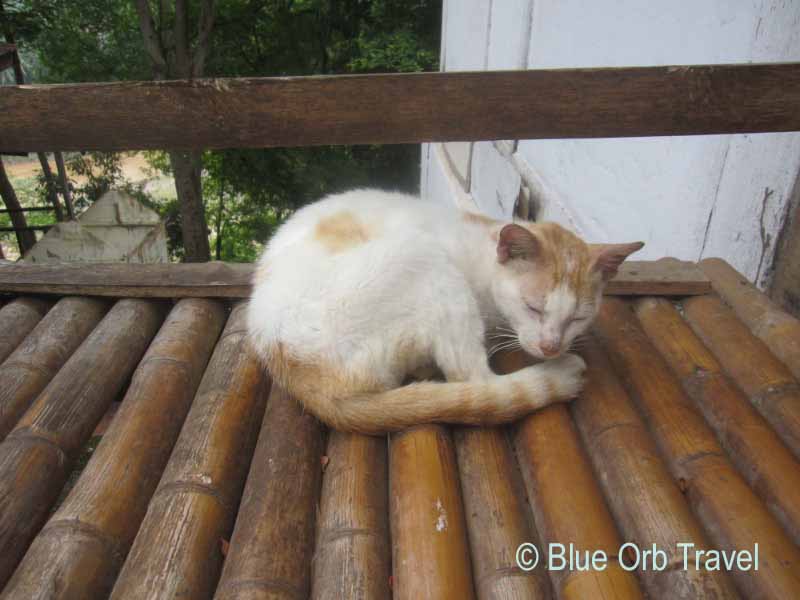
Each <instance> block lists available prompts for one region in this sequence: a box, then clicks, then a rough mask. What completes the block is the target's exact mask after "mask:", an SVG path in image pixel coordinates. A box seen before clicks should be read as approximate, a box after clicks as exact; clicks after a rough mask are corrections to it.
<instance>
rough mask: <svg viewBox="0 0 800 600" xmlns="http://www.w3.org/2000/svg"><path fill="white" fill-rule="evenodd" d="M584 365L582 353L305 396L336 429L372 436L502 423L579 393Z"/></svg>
mask: <svg viewBox="0 0 800 600" xmlns="http://www.w3.org/2000/svg"><path fill="white" fill-rule="evenodd" d="M584 369H585V364H584V362H583V360H582V359H581V358H580V357H578V356H575V355H566V356H563V357H561V358H558V359H555V360H552V361H547V362H544V363H541V364H538V365H534V366H531V367H526V368H524V369H522V370H520V371H516V372H515V373H512V374H510V375H502V376H501V375H497V376H493V377H490V378H488V379H485V380H479V381H464V382H433V381H423V382H419V383H412V384H409V385H405V386H403V387H399V388H396V389H392V390H387V391H383V392H375V393H369V394H367V393H362V394H355V395H350V396H344V395H342V396H338V395H337V396H336V397H329V396H327V395H311V397H305V398H301V400H302V401H303V404H304V405H305V406H306V408H308V410H309V411H310V412H312V413H314V414H315V415H316V416H317V417H318V418H319V419H321V420H322V421H324V422H325V423H327V424H328V425H330V426H332V427H334V428H335V429H339V430H342V431H353V432H358V433H366V434H373V435H375V434H382V433H386V432H391V431H398V430H401V429H404V428H406V427H409V426H411V425H418V424H421V423H458V424H465V425H498V424H501V423H507V422H509V421H513V420H515V419H517V418H519V417H521V416H523V415H525V414H527V413H530V412H532V411H534V410H536V409H539V408H542V407H544V406H547V405H548V404H550V403H552V402H555V401H559V400H567V399H569V398H573V397H575V396H576V395H577V394H578V392H579V391H580V389H581V386H582V381H583V377H582V376H583V371H584Z"/></svg>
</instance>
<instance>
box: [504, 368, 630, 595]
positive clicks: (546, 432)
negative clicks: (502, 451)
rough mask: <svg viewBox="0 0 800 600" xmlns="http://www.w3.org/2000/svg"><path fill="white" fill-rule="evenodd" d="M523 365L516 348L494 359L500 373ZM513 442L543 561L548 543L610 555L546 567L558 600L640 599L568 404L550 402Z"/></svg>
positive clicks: (528, 419) (528, 420) (524, 423)
mask: <svg viewBox="0 0 800 600" xmlns="http://www.w3.org/2000/svg"><path fill="white" fill-rule="evenodd" d="M527 364H530V363H529V362H528V359H527V358H526V357H524V355H522V353H520V352H516V353H511V354H506V355H504V356H502V357H500V358H499V359H498V361H497V367H498V369H499V370H500V371H501V372H503V373H509V372H512V371H516V370H518V369H520V368H522V367H524V366H526V365H527ZM514 445H515V447H516V450H517V460H518V461H519V465H520V467H521V470H522V476H523V479H524V481H525V487H526V489H527V492H528V500H529V501H530V504H531V509H532V510H533V515H534V519H535V522H536V528H537V530H538V531H539V535H540V536H541V542H542V546H543V547H542V548H540V549H539V551H540V554H541V556H542V560H547V555H548V553H547V549H549V548H551V547H553V546H552V545H553V544H562V545H563V546H565V547H569V544H572V545H573V547H574V548H575V549H576V550H577V551H584V550H588V551H589V552H595V551H597V550H600V551H603V552H605V553H606V555H607V556H608V559H609V560H608V565H607V567H606V568H605V570H602V571H601V570H599V569H590V570H588V571H578V570H568V569H563V570H556V569H551V570H550V571H549V574H550V579H551V581H552V582H553V588H554V590H555V593H556V596H557V597H558V598H559V599H560V600H582V599H584V598H620V599H623V598H624V599H627V598H642V597H643V596H642V592H641V590H640V588H639V584H638V582H637V581H636V577H635V576H634V575H633V573H631V572H627V571H625V570H623V569H622V567H621V566H620V564H619V560H618V550H619V548H620V546H621V545H622V538H621V537H620V535H619V533H618V532H617V529H616V527H615V525H614V519H613V518H612V516H611V513H610V512H609V510H608V506H607V505H606V501H605V499H604V498H603V493H602V492H601V491H600V487H599V486H598V483H597V481H596V479H595V477H594V474H593V473H592V467H591V465H590V463H589V459H588V458H587V456H586V453H585V451H584V449H583V446H582V445H581V442H580V439H579V437H578V433H577V431H576V430H575V426H574V424H573V422H572V420H571V419H570V416H569V412H568V411H567V408H566V407H565V406H564V405H553V406H549V407H547V408H545V409H543V410H540V411H537V412H535V413H533V414H531V415H530V416H528V417H526V418H525V419H524V420H523V421H521V422H520V424H519V425H518V426H517V429H516V433H515V436H514ZM555 566H558V565H555Z"/></svg>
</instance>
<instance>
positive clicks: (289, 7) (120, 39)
mask: <svg viewBox="0 0 800 600" xmlns="http://www.w3.org/2000/svg"><path fill="white" fill-rule="evenodd" d="M6 1H7V2H8V1H9V0H6ZM11 1H12V2H15V4H16V6H17V7H19V10H18V11H17V13H18V14H20V13H21V12H26V14H27V15H28V17H29V18H27V20H26V24H25V27H24V28H22V27H20V28H19V29H18V31H20V32H21V31H22V30H23V29H24V30H25V31H26V32H27V33H26V39H25V42H26V47H27V48H31V49H32V50H34V51H35V57H31V60H30V64H31V68H34V67H36V72H35V73H34V76H35V78H36V81H41V82H43V83H61V82H80V81H114V80H136V79H146V78H156V79H163V78H166V77H181V78H192V77H196V76H200V75H201V74H202V75H203V76H216V77H268V76H285V75H313V74H339V73H373V72H399V71H427V70H436V69H437V68H438V62H437V61H438V52H439V35H440V15H441V0H413V1H411V2H409V1H407V0H216V1H215V2H214V4H213V5H211V3H210V2H207V1H205V2H204V0H193V1H192V2H189V1H188V0H184V1H183V2H179V1H178V0H175V1H174V2H167V1H166V0H159V1H158V2H156V0H149V1H144V0H133V1H123V0H119V1H115V2H108V1H107V0H81V2H75V1H74V0H11ZM44 4H46V5H48V6H49V9H48V10H39V9H38V8H37V10H29V9H31V8H32V7H41V6H43V5H44ZM203 6H205V7H206V8H205V9H204V8H203ZM211 9H213V11H212V10H211ZM204 10H205V13H204V12H203V11H204ZM181 14H183V15H185V18H179V17H180V15H181ZM142 15H144V17H145V18H144V28H142ZM203 23H205V26H204V25H203ZM212 27H213V36H212V35H211V31H212ZM143 32H146V33H144V34H143ZM202 32H207V33H202ZM20 35H22V34H21V33H20ZM143 40H145V46H144V48H145V50H146V51H143ZM179 40H183V41H185V42H186V43H184V42H183V41H181V42H180V43H179ZM190 42H191V43H190ZM201 42H204V43H201ZM201 48H202V49H203V50H202V52H201ZM179 49H180V57H179V56H178V54H179V52H178V51H179ZM198 52H200V53H201V55H198ZM33 58H35V59H36V60H32V59H33ZM178 63H180V64H181V65H182V68H181V70H179V69H177V65H178ZM190 63H191V68H189V66H188V65H189V64H190ZM171 64H172V66H171ZM198 66H201V67H202V68H200V69H199V70H198V69H197V67H198ZM29 70H30V68H29ZM225 108H226V107H221V109H223V110H224V109H225ZM92 154H93V156H92V157H91V158H92V162H93V163H94V164H95V165H96V164H98V161H99V162H100V163H101V164H106V165H107V166H108V168H111V167H112V165H113V159H112V158H109V159H105V158H102V157H100V156H99V154H98V153H92ZM173 154H174V153H173ZM147 156H148V157H149V160H150V162H151V165H153V166H154V167H155V168H157V169H158V170H160V171H162V172H168V173H171V174H173V175H174V176H175V177H176V185H177V186H181V188H182V189H183V188H189V189H190V191H191V190H202V192H203V204H204V205H205V211H204V213H205V214H204V218H205V219H207V224H208V226H209V227H210V230H211V234H210V236H211V240H210V241H211V242H213V244H209V243H208V241H206V242H205V243H206V244H208V245H209V246H211V247H213V248H214V250H215V254H216V251H217V249H218V251H219V257H220V258H221V259H223V260H242V261H247V260H253V259H254V258H255V257H256V256H257V255H258V252H259V250H260V249H261V245H262V244H263V243H264V242H265V241H266V240H267V239H268V238H269V236H270V235H271V234H272V232H273V231H274V230H275V228H276V227H277V226H278V225H280V223H281V222H282V221H283V220H284V219H286V218H287V217H288V216H289V215H290V214H291V213H292V212H293V211H294V210H296V209H297V208H299V207H301V206H303V205H304V204H306V203H308V202H311V201H313V200H316V199H317V198H319V197H321V196H323V195H325V194H328V193H333V192H336V191H341V190H344V189H347V188H352V187H356V186H377V187H383V188H389V189H400V190H404V191H410V192H414V191H416V190H417V189H418V185H419V163H420V150H419V145H416V144H409V145H384V146H376V145H369V146H320V147H312V148H267V149H246V150H237V149H229V150H214V151H205V152H203V153H202V156H195V157H194V158H193V161H184V162H188V163H189V164H190V165H191V164H194V165H195V167H194V168H193V169H185V170H184V171H181V169H180V168H179V167H180V164H181V163H180V159H178V161H174V156H173V155H171V154H170V153H169V152H148V153H147ZM199 165H202V171H200V169H199V168H197V167H198V166H199ZM70 170H71V172H73V173H74V172H75V171H74V170H73V167H70ZM95 170H97V169H95ZM83 172H84V174H85V175H84V176H88V175H91V170H84V171H83ZM186 172H189V174H188V175H187V174H186ZM199 172H200V173H202V174H201V180H200V181H199V182H198V179H197V174H198V173H199ZM109 175H110V176H108V177H105V178H104V180H103V181H106V182H109V181H112V182H114V183H113V184H114V185H118V180H117V177H116V176H114V175H113V173H109ZM98 189H99V187H98ZM88 191H90V192H91V190H88ZM75 195H76V201H75V203H76V206H81V205H82V202H84V201H85V200H83V199H89V200H91V199H92V198H94V197H95V195H94V193H93V192H92V193H79V192H78V190H76V192H75ZM196 196H197V197H199V192H198V193H197V194H196ZM155 206H156V208H157V209H158V210H159V211H160V212H161V214H162V216H163V217H164V218H165V221H166V226H167V231H168V233H169V236H170V240H169V241H170V252H171V253H172V255H173V256H178V257H183V255H184V246H186V250H187V253H188V251H189V243H191V240H185V239H184V236H185V231H186V228H185V227H184V221H185V220H186V219H187V218H188V219H189V220H191V219H192V217H193V215H192V214H188V215H186V214H185V213H184V211H183V205H182V204H181V203H180V202H174V201H171V200H170V201H167V200H160V201H158V202H157V203H156V204H155ZM194 206H195V207H197V209H198V210H197V212H200V211H201V210H202V205H201V204H200V203H199V202H198V203H196V204H195V205H194ZM200 214H202V213H200ZM205 226H206V224H205V223H203V225H202V226H201V227H195V228H194V229H193V231H194V232H196V233H197V235H198V237H200V232H202V233H203V236H202V237H203V238H204V240H201V243H202V242H203V241H205V239H207V238H206V236H205V231H206V228H205ZM187 242H188V243H187Z"/></svg>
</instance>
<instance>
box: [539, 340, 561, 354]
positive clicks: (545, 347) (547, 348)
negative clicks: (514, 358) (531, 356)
mask: <svg viewBox="0 0 800 600" xmlns="http://www.w3.org/2000/svg"><path fill="white" fill-rule="evenodd" d="M539 350H541V351H542V354H544V355H545V356H546V357H548V358H549V357H551V356H555V355H556V354H558V353H559V352H560V351H561V341H560V340H546V341H544V342H541V343H540V344H539Z"/></svg>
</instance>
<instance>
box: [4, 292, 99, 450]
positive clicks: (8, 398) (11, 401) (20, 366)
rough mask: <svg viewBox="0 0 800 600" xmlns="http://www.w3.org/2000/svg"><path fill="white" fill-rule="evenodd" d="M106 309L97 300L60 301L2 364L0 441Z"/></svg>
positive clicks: (72, 299)
mask: <svg viewBox="0 0 800 600" xmlns="http://www.w3.org/2000/svg"><path fill="white" fill-rule="evenodd" d="M107 310H108V303H107V302H104V301H102V300H97V299H94V298H74V297H68V298H63V299H61V300H59V301H58V302H57V303H56V305H55V306H54V307H53V308H52V309H51V310H50V311H49V312H48V313H47V314H46V315H45V316H44V318H43V319H42V320H41V321H39V323H38V324H37V325H36V327H34V329H33V331H31V333H30V334H29V335H28V337H26V338H25V339H24V340H23V341H22V343H21V344H20V345H19V346H18V347H17V349H16V350H14V352H12V353H11V356H9V357H8V358H7V359H6V360H5V361H4V362H3V363H2V365H0V441H2V440H3V439H5V437H6V435H8V432H9V431H11V430H12V429H13V428H14V425H16V424H17V421H18V420H19V418H20V417H21V416H22V414H23V413H24V412H25V411H26V410H27V409H28V407H29V406H30V405H31V403H32V402H33V401H34V400H35V399H36V397H37V396H38V395H39V392H41V391H42V390H43V389H44V388H45V387H46V386H47V384H48V383H50V380H51V379H52V378H53V376H55V374H56V373H57V372H58V370H59V369H60V368H61V367H62V366H63V365H64V363H65V362H67V359H68V358H69V357H70V356H71V355H72V353H73V352H74V351H75V350H76V349H77V348H78V346H79V345H80V344H81V342H83V340H84V339H85V338H86V336H87V335H89V333H91V331H92V329H94V327H95V325H97V324H98V323H99V322H100V319H102V318H103V315H105V314H106V311H107ZM0 312H2V311H0Z"/></svg>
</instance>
